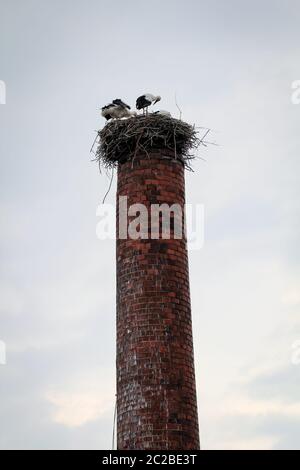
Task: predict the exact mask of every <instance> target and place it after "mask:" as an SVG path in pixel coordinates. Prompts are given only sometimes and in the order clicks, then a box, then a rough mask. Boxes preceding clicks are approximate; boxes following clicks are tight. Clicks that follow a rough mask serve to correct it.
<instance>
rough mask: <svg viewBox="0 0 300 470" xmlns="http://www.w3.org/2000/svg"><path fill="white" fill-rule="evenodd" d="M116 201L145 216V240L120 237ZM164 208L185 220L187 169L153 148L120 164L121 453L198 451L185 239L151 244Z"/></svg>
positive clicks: (166, 151)
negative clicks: (156, 209) (157, 212)
mask: <svg viewBox="0 0 300 470" xmlns="http://www.w3.org/2000/svg"><path fill="white" fill-rule="evenodd" d="M168 155H169V157H170V158H166V156H168ZM171 157H172V158H171ZM120 196H127V198H128V200H127V205H128V208H129V207H130V206H131V205H132V204H135V203H142V204H144V205H145V206H146V207H147V208H148V209H149V233H148V235H149V236H148V238H139V239H131V238H127V239H122V238H120V237H119V236H118V234H119V215H121V214H120V211H119V198H120ZM163 203H166V204H168V205H169V206H171V205H173V204H174V203H175V204H179V205H180V206H181V208H182V211H183V213H184V203H185V186H184V166H183V163H182V162H180V161H179V160H176V159H174V152H169V151H168V150H154V149H153V150H152V151H150V152H149V153H148V156H145V154H144V153H139V152H138V154H137V155H135V157H134V161H133V162H132V161H125V162H124V163H120V162H119V163H118V188H117V253H116V255H117V446H118V449H119V450H122V449H131V450H135V449H152V450H168V449H169V450H188V449H194V450H195V449H199V431H198V415H197V399H196V386H195V373H194V354H193V338H192V321H191V305H190V289H189V270H188V254H187V246H186V239H185V237H183V238H181V239H175V238H174V233H173V232H174V231H172V229H171V237H170V239H163V238H161V237H160V238H159V239H153V238H152V239H151V232H150V230H151V227H150V206H151V204H163ZM124 215H125V214H123V216H124ZM137 215H138V214H137ZM126 217H127V216H126ZM133 218H134V217H133ZM131 220H132V217H128V219H127V222H128V223H129V222H130V221H131ZM171 227H172V224H171Z"/></svg>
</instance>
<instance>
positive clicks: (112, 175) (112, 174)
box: [102, 167, 114, 204]
mask: <svg viewBox="0 0 300 470" xmlns="http://www.w3.org/2000/svg"><path fill="white" fill-rule="evenodd" d="M113 177H114V167H112V170H111V179H110V183H109V187H108V190H107V191H106V193H105V196H104V198H103V201H102V204H104V203H105V199H106V196H107V195H108V193H109V191H110V188H111V185H112V181H113Z"/></svg>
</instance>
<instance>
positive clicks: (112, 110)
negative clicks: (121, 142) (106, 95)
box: [101, 98, 136, 121]
mask: <svg viewBox="0 0 300 470" xmlns="http://www.w3.org/2000/svg"><path fill="white" fill-rule="evenodd" d="M135 114H136V113H135V112H132V111H130V106H129V105H128V104H126V103H124V101H122V100H120V99H119V98H118V99H115V100H113V102H112V103H109V104H107V105H106V106H103V108H101V115H102V116H103V117H104V118H105V119H106V120H107V121H108V120H109V119H121V118H124V117H126V118H128V117H131V116H134V115H135Z"/></svg>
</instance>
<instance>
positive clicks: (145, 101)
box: [136, 93, 161, 116]
mask: <svg viewBox="0 0 300 470" xmlns="http://www.w3.org/2000/svg"><path fill="white" fill-rule="evenodd" d="M160 100H161V97H160V96H155V95H151V93H145V94H144V95H141V96H139V97H138V98H137V100H136V109H139V110H140V109H142V110H143V114H145V112H146V116H148V107H149V106H150V105H151V104H152V105H154V104H155V103H157V102H158V101H160Z"/></svg>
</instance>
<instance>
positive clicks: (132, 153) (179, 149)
mask: <svg viewBox="0 0 300 470" xmlns="http://www.w3.org/2000/svg"><path fill="white" fill-rule="evenodd" d="M98 136H99V144H98V147H97V150H96V158H95V160H96V161H98V163H99V166H103V167H104V168H114V167H115V166H117V164H118V163H124V162H126V161H132V164H134V159H135V157H136V155H137V154H140V153H144V154H145V155H146V156H147V157H149V158H151V152H152V151H153V150H157V149H165V150H168V152H166V153H167V154H168V157H167V158H172V159H175V160H179V161H181V162H182V164H183V165H184V166H185V167H187V168H189V169H191V167H190V162H191V160H193V159H194V158H195V152H196V150H197V148H198V147H199V145H200V144H201V143H202V142H201V140H200V139H199V138H198V135H197V131H196V129H195V126H191V125H190V124H187V123H186V122H183V121H181V120H179V119H174V118H172V117H169V116H165V115H159V114H149V115H148V116H144V115H140V116H136V117H131V118H128V119H118V120H113V121H109V122H108V123H107V124H106V125H105V126H104V128H103V129H102V130H100V131H99V132H98Z"/></svg>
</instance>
